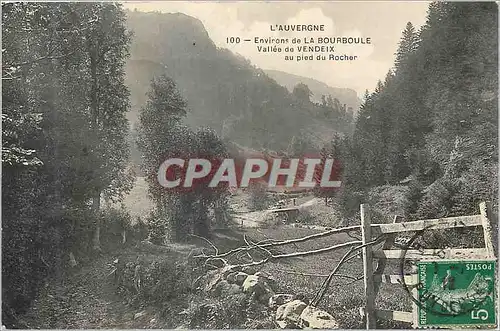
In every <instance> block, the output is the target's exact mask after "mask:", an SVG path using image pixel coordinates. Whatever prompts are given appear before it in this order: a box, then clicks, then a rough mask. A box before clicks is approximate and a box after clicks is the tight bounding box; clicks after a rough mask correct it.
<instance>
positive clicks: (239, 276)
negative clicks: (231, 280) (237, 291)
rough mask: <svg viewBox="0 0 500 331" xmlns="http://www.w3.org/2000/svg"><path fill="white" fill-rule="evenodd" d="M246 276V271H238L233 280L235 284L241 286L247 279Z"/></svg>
mask: <svg viewBox="0 0 500 331" xmlns="http://www.w3.org/2000/svg"><path fill="white" fill-rule="evenodd" d="M247 277H248V274H247V273H245V272H242V271H240V272H238V273H237V274H236V281H235V283H236V284H237V285H240V286H241V285H243V283H244V282H245V279H247Z"/></svg>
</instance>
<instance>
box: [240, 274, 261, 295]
mask: <svg viewBox="0 0 500 331" xmlns="http://www.w3.org/2000/svg"><path fill="white" fill-rule="evenodd" d="M259 278H260V277H259V276H255V275H249V276H248V277H247V278H246V279H245V281H244V282H243V285H242V286H243V292H245V293H250V292H253V291H254V290H255V287H257V286H258V285H259V280H260V279H259Z"/></svg>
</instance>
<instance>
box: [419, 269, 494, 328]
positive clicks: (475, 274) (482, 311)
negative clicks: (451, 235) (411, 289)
mask: <svg viewBox="0 0 500 331" xmlns="http://www.w3.org/2000/svg"><path fill="white" fill-rule="evenodd" d="M495 269H496V266H495V261H493V260H484V261H425V262H419V263H418V287H417V289H418V326H419V327H446V326H449V327H459V326H480V325H481V326H487V325H491V326H495V325H496V298H495V296H496V293H495V284H496V282H495Z"/></svg>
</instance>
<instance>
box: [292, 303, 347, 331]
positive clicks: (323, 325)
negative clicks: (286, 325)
mask: <svg viewBox="0 0 500 331" xmlns="http://www.w3.org/2000/svg"><path fill="white" fill-rule="evenodd" d="M299 327H302V328H310V329H338V328H339V324H338V323H337V321H336V320H335V319H334V318H333V316H332V315H330V314H328V313H327V312H326V311H324V310H321V309H318V308H315V307H312V306H307V307H306V308H305V309H304V310H303V311H302V313H301V314H300V325H299Z"/></svg>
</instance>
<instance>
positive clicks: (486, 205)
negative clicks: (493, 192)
mask: <svg viewBox="0 0 500 331" xmlns="http://www.w3.org/2000/svg"><path fill="white" fill-rule="evenodd" d="M479 210H480V211H481V223H482V225H483V235H484V247H485V248H486V252H487V254H488V257H495V250H494V248H493V240H492V239H491V223H490V220H491V203H490V202H481V203H480V204H479Z"/></svg>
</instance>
